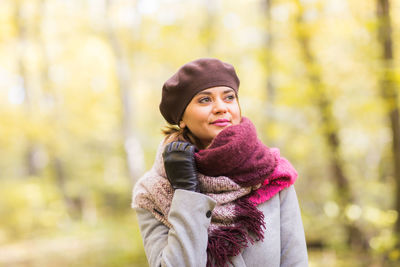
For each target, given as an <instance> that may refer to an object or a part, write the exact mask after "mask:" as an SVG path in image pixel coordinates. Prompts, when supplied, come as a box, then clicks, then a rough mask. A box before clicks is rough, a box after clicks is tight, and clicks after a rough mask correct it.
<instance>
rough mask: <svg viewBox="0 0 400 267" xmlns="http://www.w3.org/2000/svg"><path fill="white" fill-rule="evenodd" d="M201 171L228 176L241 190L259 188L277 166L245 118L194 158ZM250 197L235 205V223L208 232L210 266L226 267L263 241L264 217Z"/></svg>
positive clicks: (243, 198)
mask: <svg viewBox="0 0 400 267" xmlns="http://www.w3.org/2000/svg"><path fill="white" fill-rule="evenodd" d="M195 158H196V164H197V168H198V171H199V172H200V173H203V174H205V175H208V176H227V177H229V178H230V179H231V180H233V181H234V182H235V183H237V184H238V185H240V186H242V187H249V186H250V187H258V188H259V187H260V186H261V185H263V184H264V182H265V180H266V179H267V177H268V176H269V175H270V174H272V173H273V171H274V169H275V167H276V166H277V159H276V158H275V156H274V154H273V153H272V152H271V150H270V149H269V148H268V147H267V146H265V145H264V144H263V143H262V142H261V141H260V140H259V139H258V138H257V133H256V129H255V127H254V125H253V124H252V123H251V121H250V120H249V119H247V118H245V117H243V118H242V121H241V123H240V124H238V125H233V126H230V127H227V128H225V129H224V130H223V131H221V132H220V133H219V134H218V135H217V136H216V137H215V138H214V140H213V141H212V143H211V145H210V146H209V147H208V148H207V149H204V150H200V151H199V152H198V153H196V154H195ZM251 196H257V197H259V194H258V193H257V191H254V190H253V191H252V192H251V193H250V194H249V195H246V196H243V197H241V198H238V199H237V200H235V201H234V207H235V208H234V209H235V213H236V216H235V221H234V222H233V223H232V224H230V225H227V226H220V227H217V228H215V229H211V230H210V231H209V237H208V248H207V254H208V259H207V266H213V265H214V264H215V265H216V266H225V265H226V264H227V262H228V261H229V262H231V260H230V258H231V257H233V256H236V255H238V254H239V253H240V252H241V251H242V249H243V248H245V247H247V246H248V243H249V242H250V243H254V241H255V240H254V239H253V238H252V236H251V234H253V235H255V237H256V241H258V240H263V238H264V229H265V222H264V215H263V213H262V212H261V211H259V210H258V209H257V207H256V205H255V203H254V202H252V201H251V200H250V197H251Z"/></svg>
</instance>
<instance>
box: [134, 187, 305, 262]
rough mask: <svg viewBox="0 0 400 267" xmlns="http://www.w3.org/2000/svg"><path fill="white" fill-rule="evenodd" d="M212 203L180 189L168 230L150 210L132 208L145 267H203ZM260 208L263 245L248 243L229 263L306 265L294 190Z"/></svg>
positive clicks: (175, 196) (303, 240) (172, 208)
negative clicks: (263, 221)
mask: <svg viewBox="0 0 400 267" xmlns="http://www.w3.org/2000/svg"><path fill="white" fill-rule="evenodd" d="M215 204H216V203H215V201H214V200H213V199H212V198H210V197H208V196H206V195H203V194H200V193H196V192H190V191H186V190H181V189H178V190H176V191H175V193H174V197H173V199H172V204H171V209H170V212H169V214H168V220H169V222H170V223H171V224H172V225H173V229H172V228H171V229H169V228H168V227H166V226H165V225H164V224H162V223H161V222H159V221H158V220H157V219H156V218H155V217H154V216H153V215H152V214H151V213H150V212H149V211H147V210H145V209H142V208H136V209H135V210H136V214H137V219H138V222H139V227H140V232H141V235H142V238H143V244H144V249H145V252H146V256H147V259H148V262H149V266H151V267H158V266H171V267H181V266H182V267H189V266H196V267H202V266H206V262H207V253H206V248H207V242H208V235H207V228H208V226H209V225H210V222H211V218H210V217H209V215H210V212H209V211H212V210H213V209H214V207H215ZM258 209H259V210H261V211H262V212H263V213H264V217H265V225H266V230H265V232H264V240H263V241H259V242H256V243H254V244H253V245H251V244H249V246H248V247H247V248H245V249H244V250H243V251H242V253H241V254H239V255H237V256H235V257H234V258H232V263H233V265H230V266H235V267H245V266H247V267H259V266H260V267H261V266H263V267H264V266H265V267H269V266H271V267H275V266H281V267H289V266H290V267H293V266H296V267H297V266H298V267H303V266H308V257H307V248H306V242H305V237H304V229H303V223H302V220H301V215H300V209H299V204H298V200H297V196H296V192H295V189H294V186H293V185H292V186H290V187H288V188H286V189H283V190H282V191H280V193H278V194H276V195H275V196H274V197H272V198H271V199H269V200H268V201H266V202H264V203H263V204H260V205H259V206H258Z"/></svg>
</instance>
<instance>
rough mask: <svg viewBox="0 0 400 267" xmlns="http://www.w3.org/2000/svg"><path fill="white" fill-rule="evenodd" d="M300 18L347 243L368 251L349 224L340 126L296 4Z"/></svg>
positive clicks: (298, 31)
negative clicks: (346, 211)
mask: <svg viewBox="0 0 400 267" xmlns="http://www.w3.org/2000/svg"><path fill="white" fill-rule="evenodd" d="M296 4H297V7H298V15H297V18H296V23H297V25H296V35H297V39H298V42H299V44H300V49H301V53H302V55H303V58H304V62H305V65H306V72H307V76H308V79H309V81H310V85H311V87H312V89H313V100H314V101H315V102H316V104H317V108H318V110H319V112H320V116H321V127H322V134H323V135H324V137H325V140H326V143H327V146H328V149H329V161H330V165H331V168H332V172H333V178H334V179H335V184H336V198H337V201H338V203H339V207H340V209H341V216H342V218H341V219H342V223H344V227H345V229H346V231H347V237H348V240H347V243H348V245H349V246H350V247H352V248H356V249H366V248H367V247H368V242H367V240H366V239H365V236H364V235H363V234H362V231H361V229H360V228H359V227H358V226H357V225H355V224H354V223H352V222H351V221H349V220H348V219H347V218H346V216H344V215H345V214H344V213H345V210H346V207H347V205H349V204H351V203H352V202H353V201H354V197H353V194H352V191H351V188H350V184H349V179H348V178H347V177H346V175H345V173H344V170H343V169H344V162H343V158H342V156H341V153H340V139H339V137H338V132H339V126H338V123H337V121H336V119H335V117H334V115H333V111H332V102H331V101H330V99H329V96H328V95H327V92H326V88H325V85H324V83H323V81H322V74H321V71H320V68H319V65H318V62H317V61H316V59H315V57H314V55H313V53H312V51H311V48H310V39H311V38H310V34H311V33H310V30H309V29H307V25H306V22H305V21H304V7H303V6H302V5H301V3H300V1H299V0H297V1H296Z"/></svg>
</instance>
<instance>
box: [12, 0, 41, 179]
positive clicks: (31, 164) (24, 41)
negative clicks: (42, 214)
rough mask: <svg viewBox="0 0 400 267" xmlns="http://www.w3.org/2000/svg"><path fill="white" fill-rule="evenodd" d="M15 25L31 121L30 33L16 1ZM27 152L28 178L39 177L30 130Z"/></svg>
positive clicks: (21, 83)
mask: <svg viewBox="0 0 400 267" xmlns="http://www.w3.org/2000/svg"><path fill="white" fill-rule="evenodd" d="M14 3H15V14H14V18H15V25H16V32H17V36H18V38H17V42H18V43H17V46H18V55H17V61H18V69H19V76H20V77H19V81H18V90H22V91H23V100H24V108H25V115H26V116H25V117H26V118H27V119H28V120H30V119H31V112H32V105H33V103H32V96H31V91H30V90H29V88H30V86H29V78H28V71H27V69H26V67H25V51H26V47H27V45H28V42H29V40H28V33H27V28H26V27H27V25H26V23H25V22H24V18H23V16H22V13H23V11H22V4H21V3H20V2H19V1H15V2H14ZM26 140H27V143H26V150H25V162H26V165H25V166H24V167H25V168H24V169H25V170H26V172H25V174H26V175H27V176H32V175H37V174H38V172H39V168H38V166H37V164H36V163H37V161H36V160H35V158H36V155H37V149H36V144H35V142H34V141H33V140H32V138H31V136H30V134H29V130H28V134H27V137H26Z"/></svg>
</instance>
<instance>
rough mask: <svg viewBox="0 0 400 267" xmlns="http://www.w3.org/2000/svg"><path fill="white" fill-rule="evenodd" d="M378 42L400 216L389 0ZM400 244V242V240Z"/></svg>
mask: <svg viewBox="0 0 400 267" xmlns="http://www.w3.org/2000/svg"><path fill="white" fill-rule="evenodd" d="M377 16H378V42H379V44H380V47H381V51H382V52H381V53H382V54H381V58H382V74H381V77H380V90H381V94H382V97H383V100H384V103H385V108H386V112H387V116H388V120H389V121H390V126H391V132H392V138H393V141H392V151H393V157H394V159H393V165H394V166H393V167H394V168H393V170H394V179H395V198H394V199H395V209H396V211H397V214H399V215H400V119H399V104H398V101H399V99H398V93H397V90H398V88H397V86H396V83H395V77H394V76H395V70H394V66H393V60H394V57H393V48H392V47H393V41H392V26H391V19H390V5H389V0H377ZM394 230H395V232H396V235H397V236H398V237H400V216H399V217H398V218H397V222H396V225H395V229H394ZM399 243H400V240H399Z"/></svg>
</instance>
